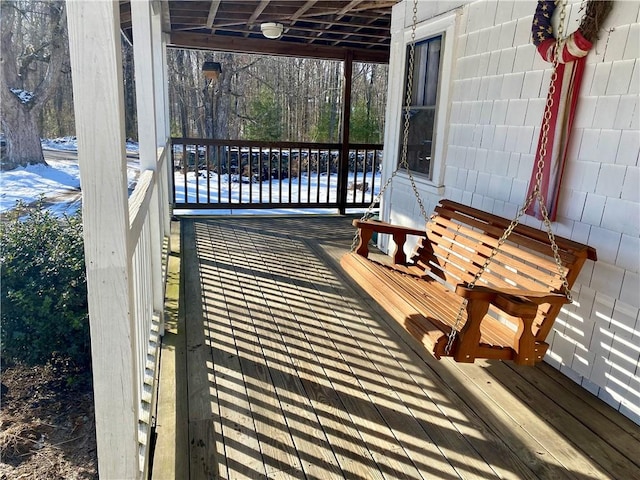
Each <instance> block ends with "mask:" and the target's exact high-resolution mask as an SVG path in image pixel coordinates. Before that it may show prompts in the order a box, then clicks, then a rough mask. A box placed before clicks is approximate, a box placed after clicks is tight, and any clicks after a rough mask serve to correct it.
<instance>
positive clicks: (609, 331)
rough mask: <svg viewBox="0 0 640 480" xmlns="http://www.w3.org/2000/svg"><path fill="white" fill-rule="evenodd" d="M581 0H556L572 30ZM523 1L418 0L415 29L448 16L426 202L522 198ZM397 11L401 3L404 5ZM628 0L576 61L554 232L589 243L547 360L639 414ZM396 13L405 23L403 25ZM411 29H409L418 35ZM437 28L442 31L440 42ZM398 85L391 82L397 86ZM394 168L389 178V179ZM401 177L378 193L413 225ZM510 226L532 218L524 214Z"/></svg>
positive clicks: (637, 137)
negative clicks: (580, 76)
mask: <svg viewBox="0 0 640 480" xmlns="http://www.w3.org/2000/svg"><path fill="white" fill-rule="evenodd" d="M412 3H413V2H412V1H409V2H407V3H402V4H398V5H397V6H396V7H395V8H394V17H393V23H392V30H393V32H392V33H393V38H392V53H391V60H390V67H391V68H390V72H391V74H390V75H391V76H392V78H390V82H389V84H390V87H389V109H388V110H389V112H388V117H387V131H386V134H385V144H386V148H387V152H388V155H385V156H386V157H387V161H388V162H389V164H388V165H387V171H389V170H390V169H392V164H393V163H394V162H395V160H393V159H392V158H391V157H394V155H392V154H393V153H395V152H397V151H398V148H397V145H398V143H399V141H400V140H399V125H400V121H401V120H400V116H401V113H400V104H401V103H402V100H401V98H400V96H401V95H402V93H401V90H402V84H403V81H404V80H403V78H402V77H403V76H404V71H405V70H404V58H403V57H404V49H405V48H406V47H405V45H406V43H405V42H406V38H408V37H407V32H409V31H410V28H409V27H410V23H411V6H412ZM581 4H582V2H577V1H576V2H572V1H569V5H568V15H567V17H568V28H567V30H568V31H569V32H571V31H573V30H575V29H576V28H577V25H578V23H579V18H580V15H581V13H580V12H579V9H580V7H581ZM535 7H536V2H535V1H506V0H505V1H503V0H499V1H475V2H471V3H467V2H423V1H421V2H419V13H418V19H419V27H424V28H426V29H427V30H428V25H430V24H433V23H434V22H437V21H438V19H441V18H442V17H444V16H447V15H451V14H452V12H455V13H456V14H457V17H456V18H457V20H456V22H457V23H456V26H455V32H456V33H455V35H454V36H455V42H454V43H448V45H449V46H450V47H451V46H452V45H453V48H454V49H455V51H454V52H453V54H452V56H453V60H452V62H451V65H448V66H447V69H446V70H443V76H444V77H445V78H444V84H445V85H446V84H448V85H449V86H450V93H449V95H448V100H447V101H446V109H445V110H446V116H447V117H446V118H444V117H442V116H441V118H440V121H439V126H438V130H437V136H438V137H439V138H440V139H441V141H442V143H443V147H442V154H441V156H440V158H437V159H436V162H437V161H442V160H443V159H444V161H443V163H442V167H441V168H442V175H441V176H440V178H434V179H433V181H432V182H426V181H423V182H421V183H420V185H421V187H420V190H421V192H422V195H423V198H424V201H425V205H426V207H427V211H429V210H430V209H432V208H433V205H434V204H435V203H436V201H437V200H438V198H440V197H446V198H450V199H453V200H457V201H460V202H463V203H466V204H470V205H473V206H474V207H478V208H481V209H483V210H486V211H490V212H493V213H496V214H498V215H502V216H505V217H508V218H512V217H514V216H515V214H516V212H517V210H518V208H519V206H520V205H521V204H522V203H523V201H524V199H525V195H526V191H527V185H528V182H529V176H530V174H531V169H532V165H533V161H534V154H535V149H536V145H537V140H538V135H539V131H540V123H541V119H542V113H543V109H544V104H545V99H546V94H547V90H548V85H549V79H550V76H551V73H552V69H551V66H550V64H548V63H546V62H544V61H543V60H542V59H541V58H540V57H539V56H538V54H537V53H536V49H535V47H534V46H533V44H532V43H531V41H530V28H531V23H532V20H533V14H534V11H535ZM405 8H407V9H408V11H406V12H405ZM639 20H640V2H639V1H619V0H617V1H615V2H614V6H613V10H612V12H611V14H610V15H609V17H608V19H607V21H606V24H605V26H604V28H603V29H602V31H601V33H600V38H599V40H598V41H597V42H596V44H595V45H594V47H593V49H592V50H591V52H590V53H589V55H588V57H587V66H586V70H585V76H584V81H583V86H582V89H581V93H580V99H579V104H578V110H577V117H576V120H575V123H574V130H573V136H572V141H571V145H570V150H569V156H568V160H567V164H566V168H565V176H564V179H563V184H562V189H561V194H560V203H559V210H558V220H557V221H556V222H554V224H553V227H554V231H555V233H556V234H558V235H561V236H564V237H569V238H572V239H574V240H577V241H580V242H583V243H587V244H589V245H591V246H593V247H595V248H596V249H597V252H598V261H597V262H595V263H594V262H591V261H588V262H587V264H586V265H585V267H584V268H583V271H582V273H581V274H580V277H579V279H578V281H577V282H576V284H575V286H574V289H573V290H574V299H575V302H574V304H573V305H572V306H569V307H567V308H565V309H564V310H563V311H562V312H561V314H560V315H559V316H558V319H557V321H556V327H555V330H554V331H553V332H552V334H550V335H549V337H548V340H549V342H550V344H551V348H550V349H549V352H548V354H547V357H546V359H545V360H546V361H547V362H548V363H550V364H552V365H554V366H556V367H557V368H559V369H560V370H561V371H562V372H564V373H565V374H566V375H567V376H569V377H570V378H572V379H574V380H575V381H576V382H577V383H579V384H581V385H582V386H583V387H584V388H585V389H587V390H588V391H590V392H592V393H593V394H595V395H597V396H598V397H600V398H601V399H603V400H604V401H606V402H607V403H609V404H610V405H611V406H613V407H614V408H616V409H618V410H620V412H622V413H623V414H625V415H627V416H628V417H630V418H631V419H633V420H634V421H635V422H636V423H640V317H639V309H640V281H639V272H638V270H639V268H638V267H639V265H640V193H639V192H640V168H639V164H638V157H639V151H640V131H639V126H640V120H639V117H640V102H639V87H640V60H639V57H640V23H639ZM403 23H404V25H405V28H404V31H403ZM418 38H420V37H419V36H418ZM452 40H453V39H451V38H448V39H447V40H446V41H447V42H451V41H452ZM399 91H400V92H399ZM396 178H398V177H396ZM406 184H407V181H406V178H400V179H399V180H394V184H393V185H394V186H393V190H392V192H390V193H389V195H388V196H387V197H386V198H385V199H384V204H383V206H384V211H385V216H386V217H387V218H389V217H390V218H391V220H392V221H395V222H401V223H403V224H412V225H415V226H417V225H421V224H423V220H422V218H421V215H420V212H419V209H418V208H417V204H416V202H415V201H414V200H413V199H412V193H411V189H410V188H406ZM523 223H526V224H529V225H533V226H536V227H540V222H539V221H538V220H536V219H534V218H533V217H529V216H525V217H524V220H523Z"/></svg>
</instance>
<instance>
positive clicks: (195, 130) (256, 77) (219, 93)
mask: <svg viewBox="0 0 640 480" xmlns="http://www.w3.org/2000/svg"><path fill="white" fill-rule="evenodd" d="M205 61H215V62H219V63H220V64H221V66H222V72H221V74H220V77H219V78H218V79H217V80H213V81H207V80H205V78H204V75H203V74H202V64H203V63H204V62H205ZM168 64H169V89H170V90H169V91H170V101H171V131H172V134H174V135H178V136H183V137H190V136H191V137H205V138H216V139H244V140H269V141H270V140H285V141H315V142H336V141H339V137H340V129H341V123H340V122H341V118H340V116H341V113H340V112H341V109H342V87H343V64H342V62H338V61H330V60H315V59H304V58H289V57H274V56H265V55H242V54H231V53H220V52H203V51H194V50H177V49H174V50H169V52H168ZM387 70H388V69H387V65H378V64H365V63H356V64H354V75H353V83H352V107H351V108H352V113H351V141H352V142H381V141H382V132H383V130H384V108H385V102H386V90H387Z"/></svg>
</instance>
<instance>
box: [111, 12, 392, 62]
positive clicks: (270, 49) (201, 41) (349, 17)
mask: <svg viewBox="0 0 640 480" xmlns="http://www.w3.org/2000/svg"><path fill="white" fill-rule="evenodd" d="M131 1H135V0H121V1H120V13H121V28H122V30H123V33H124V34H125V35H126V36H127V37H128V38H132V31H131V28H132V27H131V21H130V11H131V9H130V2H131ZM155 1H158V0H155ZM398 1H399V0H159V4H160V6H161V9H162V25H163V31H164V32H166V33H168V34H170V38H171V39H174V40H173V41H175V42H178V43H176V44H175V45H172V44H171V43H169V45H170V46H178V45H179V46H180V48H197V49H219V50H222V51H238V52H239V51H243V52H246V53H264V54H275V55H289V56H299V57H308V56H314V57H316V58H344V56H345V51H350V52H353V53H354V57H358V58H363V59H372V60H370V61H373V62H376V63H378V62H382V63H384V62H386V61H388V55H389V45H390V40H391V33H390V26H391V7H392V6H393V5H394V4H396V3H397V2H398ZM265 22H277V23H282V24H283V26H284V31H283V34H282V36H281V37H280V38H278V39H270V40H267V39H265V38H264V36H263V35H262V33H261V31H260V24H262V23H265ZM170 42H172V40H170ZM189 42H193V43H192V44H189ZM365 61H366V60H365Z"/></svg>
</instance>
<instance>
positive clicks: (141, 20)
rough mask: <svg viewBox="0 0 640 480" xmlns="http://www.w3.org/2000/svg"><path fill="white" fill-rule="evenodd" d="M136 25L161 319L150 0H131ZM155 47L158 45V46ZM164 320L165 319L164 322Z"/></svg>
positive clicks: (144, 164)
mask: <svg viewBox="0 0 640 480" xmlns="http://www.w3.org/2000/svg"><path fill="white" fill-rule="evenodd" d="M131 21H132V26H133V56H134V64H135V77H136V108H137V112H138V142H139V150H140V152H139V153H140V171H144V170H153V171H155V172H156V180H155V183H156V184H155V186H154V189H153V194H152V197H151V207H150V208H149V217H150V222H151V239H150V240H151V245H150V246H151V258H152V265H151V271H152V275H151V279H149V280H150V281H151V285H152V288H153V310H154V311H155V312H156V313H157V314H158V315H159V316H160V318H162V313H163V311H164V289H163V287H162V239H163V236H164V231H163V229H161V227H160V212H161V211H162V208H164V205H161V204H160V198H161V197H160V195H159V192H158V187H159V181H158V179H159V178H162V176H161V175H158V174H159V173H160V172H158V171H157V160H158V144H157V135H156V114H157V111H156V95H155V94H156V89H155V75H156V72H160V71H161V70H160V68H158V67H157V66H156V65H154V48H153V47H154V45H153V41H152V35H151V8H150V3H149V1H148V0H144V1H141V0H139V1H136V2H131ZM156 47H158V48H159V45H157V46H156ZM161 323H162V321H161Z"/></svg>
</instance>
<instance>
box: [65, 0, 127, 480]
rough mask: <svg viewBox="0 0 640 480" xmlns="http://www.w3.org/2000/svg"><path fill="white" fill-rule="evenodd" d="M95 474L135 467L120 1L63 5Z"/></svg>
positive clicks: (114, 474)
mask: <svg viewBox="0 0 640 480" xmlns="http://www.w3.org/2000/svg"><path fill="white" fill-rule="evenodd" d="M66 5H67V21H68V27H69V50H70V56H71V67H72V78H73V97H74V107H75V120H76V134H77V137H78V158H79V163H80V182H81V186H82V200H83V201H82V214H83V224H84V242H85V247H84V248H85V257H86V264H87V286H88V302H89V317H90V321H89V323H90V329H91V355H92V361H93V391H94V396H95V400H94V401H95V417H96V437H97V448H98V471H99V475H100V478H101V479H104V480H108V479H134V478H137V477H138V475H139V472H138V440H137V428H138V423H137V401H136V393H135V392H136V388H135V385H134V378H135V374H134V365H135V361H134V358H133V348H132V338H133V335H132V323H131V317H130V315H131V313H130V312H131V311H132V306H131V303H132V301H131V296H130V292H131V288H130V283H131V279H130V278H129V273H128V272H129V271H130V261H131V260H130V259H131V255H130V254H129V252H128V251H127V250H128V248H129V247H128V245H129V242H128V241H127V240H128V239H127V237H128V232H129V213H128V212H129V211H128V208H129V207H128V200H127V166H126V155H125V128H124V95H123V82H122V58H121V45H120V16H119V4H118V2H112V1H93V2H80V1H68V2H67V4H66Z"/></svg>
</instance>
